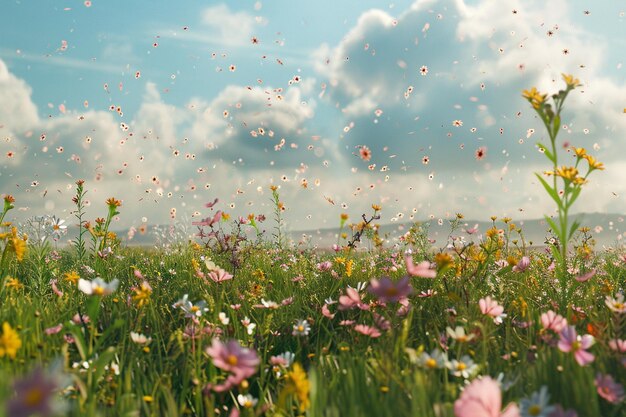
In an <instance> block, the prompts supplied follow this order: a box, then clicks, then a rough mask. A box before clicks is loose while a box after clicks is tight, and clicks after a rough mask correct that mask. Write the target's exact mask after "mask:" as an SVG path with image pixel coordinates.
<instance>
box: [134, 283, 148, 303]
mask: <svg viewBox="0 0 626 417" xmlns="http://www.w3.org/2000/svg"><path fill="white" fill-rule="evenodd" d="M150 294H152V287H151V286H150V284H148V282H147V281H144V282H142V283H141V285H140V286H139V288H135V295H133V301H134V302H135V303H137V307H139V308H141V307H143V306H145V305H146V304H148V303H149V302H150Z"/></svg>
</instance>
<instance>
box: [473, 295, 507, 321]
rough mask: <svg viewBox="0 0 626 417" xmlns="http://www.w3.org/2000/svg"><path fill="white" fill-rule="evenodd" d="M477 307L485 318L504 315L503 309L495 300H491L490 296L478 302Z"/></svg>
mask: <svg viewBox="0 0 626 417" xmlns="http://www.w3.org/2000/svg"><path fill="white" fill-rule="evenodd" d="M478 306H479V307H480V312H481V313H483V314H484V315H487V316H491V317H499V316H501V315H502V313H504V307H502V306H501V305H500V304H498V302H497V301H496V300H492V299H491V297H490V296H487V297H485V298H481V299H480V300H478Z"/></svg>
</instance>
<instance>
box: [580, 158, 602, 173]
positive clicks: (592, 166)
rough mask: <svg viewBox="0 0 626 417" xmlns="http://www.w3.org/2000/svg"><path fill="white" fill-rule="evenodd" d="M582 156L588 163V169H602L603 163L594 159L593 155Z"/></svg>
mask: <svg viewBox="0 0 626 417" xmlns="http://www.w3.org/2000/svg"><path fill="white" fill-rule="evenodd" d="M584 158H585V159H586V160H587V162H588V163H589V169H590V170H592V171H593V170H594V169H599V170H604V164H603V163H602V162H598V161H596V158H594V157H593V156H591V155H585V156H584Z"/></svg>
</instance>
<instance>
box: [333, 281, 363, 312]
mask: <svg viewBox="0 0 626 417" xmlns="http://www.w3.org/2000/svg"><path fill="white" fill-rule="evenodd" d="M354 307H358V308H360V309H361V310H369V308H370V306H368V305H367V304H364V303H363V301H361V295H360V294H359V292H358V291H357V290H355V289H354V288H352V287H348V288H347V289H346V295H342V296H340V297H339V310H350V309H352V308H354Z"/></svg>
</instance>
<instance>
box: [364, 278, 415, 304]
mask: <svg viewBox="0 0 626 417" xmlns="http://www.w3.org/2000/svg"><path fill="white" fill-rule="evenodd" d="M369 292H370V293H371V294H372V295H374V296H376V297H377V298H378V301H380V302H383V303H397V302H398V301H400V300H402V299H405V298H407V297H408V296H409V295H411V293H412V292H413V287H411V284H409V277H408V276H405V277H403V278H402V279H400V280H399V281H397V282H393V281H392V280H391V279H389V277H382V278H381V279H380V281H379V280H377V279H372V280H371V281H370V287H369Z"/></svg>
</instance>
